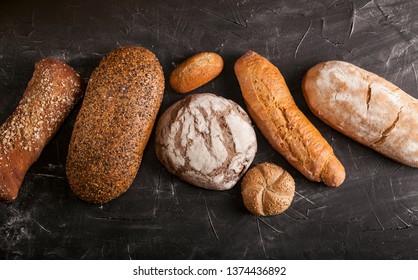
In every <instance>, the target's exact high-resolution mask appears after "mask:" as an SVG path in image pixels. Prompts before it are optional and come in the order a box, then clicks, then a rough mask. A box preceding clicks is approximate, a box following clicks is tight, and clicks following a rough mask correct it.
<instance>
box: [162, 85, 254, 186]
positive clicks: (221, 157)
mask: <svg viewBox="0 0 418 280" xmlns="http://www.w3.org/2000/svg"><path fill="white" fill-rule="evenodd" d="M155 131H156V132H155V152H156V155H157V157H158V159H159V160H160V162H161V163H162V164H163V165H164V166H165V167H166V168H167V170H168V171H169V172H170V173H172V174H174V175H176V176H178V177H180V178H181V179H183V180H185V181H186V182H189V183H190V184H193V185H195V186H198V187H202V188H206V189H211V190H228V189H230V188H232V187H234V186H235V184H236V183H237V182H238V180H239V179H240V178H241V176H242V175H243V174H244V173H245V171H247V169H248V167H249V166H250V165H251V162H252V161H253V159H254V156H255V153H256V151H257V139H256V135H255V131H254V129H253V127H252V124H251V120H250V117H249V116H248V115H247V113H246V112H245V111H244V110H243V109H242V108H241V107H240V106H239V105H238V104H236V103H235V102H233V101H232V100H229V99H225V98H223V97H220V96H216V95H214V94H210V93H197V94H190V95H188V96H186V97H185V98H183V99H181V100H180V101H178V102H176V103H174V104H173V105H171V106H170V107H169V108H168V109H167V110H166V111H165V112H164V113H163V114H162V115H161V117H160V119H159V121H158V123H157V126H156V130H155Z"/></svg>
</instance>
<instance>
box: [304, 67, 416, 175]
mask: <svg viewBox="0 0 418 280" xmlns="http://www.w3.org/2000/svg"><path fill="white" fill-rule="evenodd" d="M302 90H303V94H304V96H305V99H306V101H307V103H308V105H309V108H310V109H311V110H312V112H313V113H314V114H315V115H316V116H317V117H318V118H320V119H321V120H322V121H324V122H325V123H327V124H328V125H330V126H331V127H333V128H334V129H336V130H338V131H340V132H341V133H343V134H345V135H347V136H348V137H351V138H352V139H354V140H356V141H357V142H359V143H361V144H363V145H365V146H368V147H370V148H372V149H374V150H375V151H377V152H379V153H381V154H383V155H385V156H387V157H389V158H391V159H393V160H395V161H398V162H400V163H403V164H406V165H409V166H412V167H418V129H417V127H418V100H417V99H415V98H414V97H412V96H410V95H409V94H407V93H406V92H404V91H403V90H401V89H400V88H399V87H397V86H396V85H394V84H392V83H391V82H389V81H387V80H385V79H384V78H382V77H379V76H378V75H376V74H374V73H371V72H369V71H366V70H364V69H361V68H359V67H357V66H355V65H353V64H351V63H348V62H344V61H328V62H323V63H319V64H317V65H316V66H314V67H312V68H311V69H309V70H308V72H307V73H306V74H305V76H304V79H303V82H302Z"/></svg>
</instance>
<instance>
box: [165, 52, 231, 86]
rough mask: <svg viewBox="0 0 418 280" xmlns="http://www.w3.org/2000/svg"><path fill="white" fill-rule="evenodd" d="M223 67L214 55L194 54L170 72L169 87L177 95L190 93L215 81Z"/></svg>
mask: <svg viewBox="0 0 418 280" xmlns="http://www.w3.org/2000/svg"><path fill="white" fill-rule="evenodd" d="M223 67H224V62H223V59H222V57H221V56H219V55H218V54H216V53H213V52H203V53H199V54H196V55H194V56H192V57H190V58H188V59H186V60H185V61H183V62H182V63H181V64H180V65H178V66H177V67H176V68H175V69H174V70H173V72H171V75H170V85H171V87H172V89H173V90H174V91H176V92H178V93H186V92H189V91H192V90H194V89H196V88H198V87H200V86H202V85H204V84H206V83H207V82H209V81H211V80H213V79H215V78H216V77H217V76H218V75H219V74H220V73H221V72H222V69H223Z"/></svg>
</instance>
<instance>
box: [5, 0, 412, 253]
mask: <svg viewBox="0 0 418 280" xmlns="http://www.w3.org/2000/svg"><path fill="white" fill-rule="evenodd" d="M33 2H36V3H31V2H28V1H25V2H23V1H19V0H14V1H9V0H6V1H1V3H0V123H3V122H4V121H5V120H6V118H7V117H8V116H9V115H10V114H11V113H12V112H13V110H14V108H15V107H16V106H17V104H18V102H19V100H20V98H21V95H22V93H23V92H24V90H25V87H26V85H27V83H28V81H29V80H30V78H31V75H32V72H33V66H34V63H35V62H36V61H37V60H39V59H41V58H44V57H48V56H51V57H55V58H58V59H61V60H63V61H65V62H67V63H68V64H70V65H71V66H72V67H74V68H75V69H76V70H77V71H78V72H79V73H80V74H81V76H82V77H83V79H84V80H85V81H88V79H89V76H90V74H91V72H92V71H93V69H94V68H95V67H96V66H97V65H98V63H99V61H100V59H101V58H102V57H103V55H104V54H105V53H107V52H108V51H110V50H112V49H114V48H116V47H118V46H123V45H141V46H144V47H146V48H149V49H150V50H152V51H153V52H154V53H155V54H156V55H157V57H158V58H159V60H160V62H161V64H162V66H163V68H164V73H165V76H166V79H167V77H168V76H169V74H170V72H171V71H172V70H173V68H174V67H175V66H176V65H177V64H178V63H180V62H181V61H183V60H184V59H185V58H187V57H189V56H191V55H193V54H196V53H197V52H201V51H215V52H217V53H219V54H220V55H221V56H222V57H223V58H224V61H225V69H224V71H223V72H222V74H221V75H220V76H219V77H217V78H216V79H215V80H213V81H212V82H210V83H209V84H207V85H205V86H203V87H202V88H199V89H198V90H195V91H193V92H194V93H197V92H212V93H215V94H217V95H220V96H224V97H226V98H229V99H232V100H234V101H236V102H238V103H239V104H241V105H242V106H243V107H244V108H245V106H244V103H243V100H242V97H241V93H240V90H239V86H238V82H237V81H236V78H235V76H234V73H233V64H234V62H235V61H236V59H237V58H238V57H240V56H241V55H242V54H244V53H245V52H246V51H247V50H248V49H252V50H254V51H256V52H259V53H260V54H261V55H263V56H265V57H267V58H268V59H269V60H270V61H271V62H273V63H274V64H275V65H276V66H277V67H278V68H279V69H280V70H281V72H282V74H283V75H284V77H285V78H286V80H287V83H288V86H289V88H290V90H291V92H292V94H293V96H294V98H295V100H296V103H297V104H298V105H299V107H300V109H301V110H302V111H303V112H304V113H305V114H306V115H307V117H308V118H309V119H310V120H311V121H312V122H313V123H314V125H315V126H316V127H317V128H318V129H319V130H320V131H321V133H322V134H323V135H324V137H325V138H326V139H327V140H328V141H329V143H330V144H331V145H332V146H333V148H334V150H335V153H336V155H337V156H338V157H339V158H340V159H341V161H342V163H343V164H344V166H345V167H346V171H347V179H346V181H345V183H344V184H343V185H342V186H341V187H340V188H337V189H333V188H329V187H325V186H324V185H323V184H318V183H313V182H309V181H307V180H306V179H305V178H304V177H303V176H302V175H301V174H300V173H299V172H298V171H297V170H295V169H294V168H293V167H291V166H290V165H289V164H288V163H287V162H286V161H285V160H284V159H283V157H281V156H280V155H279V154H278V153H276V152H275V151H274V150H273V149H272V148H271V147H270V145H269V144H268V143H267V142H266V140H265V139H264V137H263V136H262V135H261V134H260V133H259V131H258V130H256V132H257V138H258V143H259V149H258V152H257V155H256V158H255V160H254V162H253V164H255V163H259V162H263V161H270V162H274V163H277V164H279V165H281V166H283V167H284V168H285V169H287V170H288V171H289V172H290V173H291V174H292V176H293V177H294V179H295V181H296V194H295V198H294V201H293V204H292V205H291V207H290V209H289V210H288V211H286V212H285V213H284V214H281V215H278V216H274V217H268V218H257V217H255V216H253V215H251V214H249V213H248V212H247V211H246V209H245V207H244V205H243V203H242V199H241V195H240V188H239V185H237V186H236V187H235V188H233V189H232V190H230V191H225V192H215V191H208V190H203V189H199V188H196V187H193V186H190V185H188V184H186V183H184V182H182V181H180V180H179V179H178V178H176V177H173V176H171V175H170V174H169V173H168V172H167V171H166V169H165V168H163V167H162V165H161V164H160V163H159V162H158V160H157V158H156V156H155V152H154V147H153V145H154V140H153V138H154V134H153V135H152V138H151V140H150V142H149V144H148V146H147V148H146V151H145V154H144V160H143V163H142V166H141V168H140V170H139V172H138V175H137V177H136V179H135V181H134V183H133V185H132V186H131V188H130V189H129V190H128V191H127V192H126V193H125V194H124V195H123V196H121V197H120V198H118V199H116V200H114V201H111V202H110V203H108V204H105V205H102V206H97V205H89V204H87V203H84V202H82V201H81V200H79V199H78V198H77V197H75V196H74V195H73V194H72V192H71V190H70V188H69V186H68V182H67V180H66V177H65V158H66V154H67V149H68V142H69V138H70V135H71V130H72V126H73V124H74V120H75V117H76V115H77V111H78V110H79V108H80V105H79V106H78V107H77V108H76V109H75V110H74V111H73V112H72V114H71V115H70V117H69V118H68V119H67V121H66V122H65V124H64V125H63V126H62V128H61V129H60V131H59V132H58V134H57V135H56V136H55V137H54V138H53V140H52V141H51V142H50V144H49V145H48V146H47V147H46V148H45V149H44V151H43V153H42V155H41V157H40V158H39V160H38V161H37V162H36V163H35V164H34V165H33V166H32V168H31V169H30V170H29V172H28V173H27V174H26V178H25V181H24V183H23V185H22V188H21V190H20V193H19V197H18V199H17V200H16V201H14V202H12V203H9V204H4V203H1V204H0V258H1V259H417V258H418V227H417V225H418V216H417V211H418V183H417V181H418V170H417V169H414V168H410V167H407V166H404V165H401V164H399V163H396V162H394V161H392V160H390V159H387V158H385V157H383V156H381V155H380V154H378V153H376V152H374V151H372V150H370V149H369V148H366V147H364V146H362V145H360V144H358V143H356V142H354V141H352V140H351V139H349V138H347V137H345V136H343V135H342V134H340V133H338V132H336V131H334V130H332V129H331V128H330V127H328V126H327V125H325V124H324V123H322V122H321V121H320V120H319V119H317V118H316V117H314V116H313V114H312V113H311V112H310V111H309V109H308V107H307V105H306V103H305V100H304V98H303V96H302V92H301V88H300V85H301V79H302V77H303V75H304V73H305V71H306V70H307V69H309V68H310V67H311V66H313V65H315V64H316V63H318V62H321V61H326V60H335V59H337V60H344V61H348V62H351V63H354V64H356V65H358V66H360V67H362V68H365V69H367V70H370V71H372V72H375V73H377V74H379V75H381V76H383V77H384V78H386V79H387V80H389V81H391V82H393V83H395V84H396V85H398V86H399V87H400V88H402V89H403V90H405V91H406V92H408V93H409V94H411V95H412V96H414V97H418V88H417V69H418V60H417V58H418V57H417V54H418V53H417V51H418V44H417V43H418V42H417V41H418V24H417V22H418V21H417V20H418V4H417V2H416V1H406V0H405V1H404V0H398V1H390V0H371V1H367V0H359V1H343V0H328V1H319V0H304V1H301V0H292V1H268V0H238V1H237V0H219V1H205V0H180V1H168V0H166V1H163V0H156V1H138V0H131V1H110V0H100V1H97V0H94V1H85V0H84V1H79V0H72V1H52V0H50V1H33ZM181 98H183V95H180V94H176V93H174V92H173V91H172V90H171V89H170V87H169V85H168V84H166V91H165V95H164V101H163V105H162V107H161V110H160V113H161V112H162V111H163V110H164V109H165V108H167V107H168V106H169V105H170V104H172V103H174V102H175V101H176V100H179V99H181Z"/></svg>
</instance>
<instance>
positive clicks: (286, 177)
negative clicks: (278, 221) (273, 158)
mask: <svg viewBox="0 0 418 280" xmlns="http://www.w3.org/2000/svg"><path fill="white" fill-rule="evenodd" d="M241 194H242V199H243V201H244V205H245V207H246V208H247V209H248V211H250V212H251V213H253V214H254V215H258V216H271V215H276V214H280V213H282V212H284V211H286V210H287V208H289V206H290V204H291V203H292V200H293V196H294V195H295V181H294V180H293V178H292V176H291V175H290V174H289V173H288V172H287V171H286V170H284V169H283V168H281V167H280V166H278V165H276V164H274V163H269V162H264V163H261V164H257V165H256V166H254V167H253V168H251V169H250V170H248V172H247V173H246V174H245V175H244V178H243V179H242V183H241Z"/></svg>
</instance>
